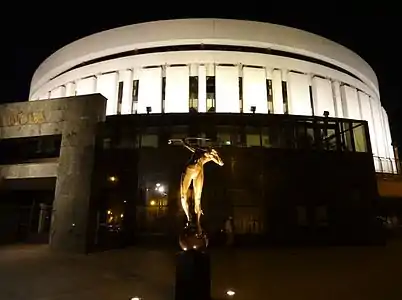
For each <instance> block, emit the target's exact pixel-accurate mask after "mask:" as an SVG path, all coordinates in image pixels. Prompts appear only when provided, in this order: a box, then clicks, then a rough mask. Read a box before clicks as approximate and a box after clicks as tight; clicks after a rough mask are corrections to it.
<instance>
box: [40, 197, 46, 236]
mask: <svg viewBox="0 0 402 300" xmlns="http://www.w3.org/2000/svg"><path fill="white" fill-rule="evenodd" d="M47 215H48V206H47V205H46V204H45V203H40V204H39V223H38V233H43V232H44V231H45V228H46V217H47Z"/></svg>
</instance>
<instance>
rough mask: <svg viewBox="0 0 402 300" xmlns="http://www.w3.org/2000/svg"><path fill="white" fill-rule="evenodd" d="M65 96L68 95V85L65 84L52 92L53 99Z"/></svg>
mask: <svg viewBox="0 0 402 300" xmlns="http://www.w3.org/2000/svg"><path fill="white" fill-rule="evenodd" d="M65 96H66V87H65V86H64V85H62V86H59V87H57V88H55V89H53V90H52V91H51V92H50V98H51V99H55V98H62V97H65Z"/></svg>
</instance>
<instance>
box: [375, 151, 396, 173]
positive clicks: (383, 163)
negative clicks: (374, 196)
mask: <svg viewBox="0 0 402 300" xmlns="http://www.w3.org/2000/svg"><path fill="white" fill-rule="evenodd" d="M373 160H374V166H375V170H376V172H377V173H385V174H399V175H400V174H401V167H402V165H401V161H400V160H398V159H395V158H387V157H382V156H376V155H373Z"/></svg>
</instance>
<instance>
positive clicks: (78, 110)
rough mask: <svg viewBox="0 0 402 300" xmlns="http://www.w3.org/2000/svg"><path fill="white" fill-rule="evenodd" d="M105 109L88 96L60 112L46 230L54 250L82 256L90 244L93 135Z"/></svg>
mask: <svg viewBox="0 0 402 300" xmlns="http://www.w3.org/2000/svg"><path fill="white" fill-rule="evenodd" d="M80 98H81V97H80ZM105 110H106V99H105V98H104V97H102V96H101V95H91V96H88V97H87V98H84V97H82V98H81V99H75V100H74V99H72V101H71V102H70V103H68V105H67V109H66V110H65V112H64V120H65V122H64V126H63V127H64V128H63V132H62V141H61V148H60V158H59V166H58V172H57V173H58V174H57V182H56V192H55V199H54V203H53V212H52V223H51V229H50V247H51V248H52V249H54V250H59V251H67V252H75V253H86V252H87V250H88V246H89V241H90V240H91V241H93V237H90V236H89V231H90V224H89V220H91V219H92V218H91V217H90V199H91V183H92V173H93V164H94V149H95V136H96V130H97V123H98V122H100V121H103V120H104V118H105Z"/></svg>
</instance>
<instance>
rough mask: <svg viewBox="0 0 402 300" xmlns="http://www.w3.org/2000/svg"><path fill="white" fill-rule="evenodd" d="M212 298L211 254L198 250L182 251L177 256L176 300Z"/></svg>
mask: <svg viewBox="0 0 402 300" xmlns="http://www.w3.org/2000/svg"><path fill="white" fill-rule="evenodd" d="M190 299H191V300H210V299H211V271H210V259H209V255H208V254H207V253H205V252H201V251H197V250H192V249H191V250H188V251H182V252H180V253H179V254H178V255H177V257H176V288H175V300H190Z"/></svg>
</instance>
